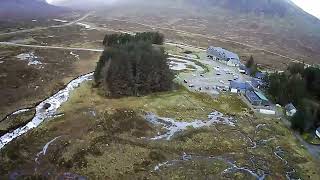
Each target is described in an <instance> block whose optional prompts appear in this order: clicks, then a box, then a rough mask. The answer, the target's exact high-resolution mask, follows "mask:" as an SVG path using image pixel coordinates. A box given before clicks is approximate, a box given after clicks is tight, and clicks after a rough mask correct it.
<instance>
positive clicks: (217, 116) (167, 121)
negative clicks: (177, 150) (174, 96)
mask: <svg viewBox="0 0 320 180" xmlns="http://www.w3.org/2000/svg"><path fill="white" fill-rule="evenodd" d="M145 119H146V120H147V121H148V122H150V123H152V124H156V125H161V126H163V127H164V128H165V129H167V132H166V133H165V134H162V135H158V136H156V137H153V138H151V139H152V140H159V139H166V140H170V139H171V138H172V136H174V135H175V134H176V133H177V132H181V131H184V130H186V129H187V128H189V127H193V128H201V127H205V126H211V125H213V124H225V125H230V126H235V124H234V123H235V122H236V120H234V119H233V118H230V117H224V116H223V114H222V113H220V112H217V111H214V112H212V113H210V114H209V115H208V120H207V121H202V120H194V121H193V122H181V121H175V120H174V119H171V118H163V117H158V116H157V115H155V114H154V113H147V114H146V116H145Z"/></svg>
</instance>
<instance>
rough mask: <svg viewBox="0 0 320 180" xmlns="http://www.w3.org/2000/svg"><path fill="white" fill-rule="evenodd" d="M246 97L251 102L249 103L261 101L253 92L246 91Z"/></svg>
mask: <svg viewBox="0 0 320 180" xmlns="http://www.w3.org/2000/svg"><path fill="white" fill-rule="evenodd" d="M246 96H247V97H248V98H249V99H250V100H251V101H261V99H260V98H259V97H258V96H257V94H256V93H254V92H253V91H247V92H246Z"/></svg>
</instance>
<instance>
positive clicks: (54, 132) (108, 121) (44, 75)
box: [0, 26, 320, 179]
mask: <svg viewBox="0 0 320 180" xmlns="http://www.w3.org/2000/svg"><path fill="white" fill-rule="evenodd" d="M63 28H65V29H64V30H66V31H63V30H61V31H59V30H56V29H50V30H48V31H47V32H50V33H51V34H52V36H54V37H57V38H58V40H57V39H50V38H48V39H45V38H43V36H44V34H45V33H46V31H44V32H41V31H40V32H39V36H37V35H36V32H31V33H32V37H33V39H27V40H28V42H26V36H27V35H25V34H21V35H19V36H16V37H15V38H17V39H15V40H19V41H18V42H15V43H22V44H31V45H36V46H37V45H38V46H58V47H63V46H67V47H81V48H88V49H99V48H101V47H100V45H98V44H99V43H97V42H98V39H99V40H101V37H100V36H101V35H102V34H103V33H105V32H110V31H111V30H110V29H108V30H107V29H104V31H102V32H100V34H98V35H99V37H98V36H95V35H93V34H96V33H95V31H98V30H88V29H87V28H86V27H85V26H81V28H79V27H77V26H76V27H74V26H70V27H69V26H68V27H63ZM78 28H79V29H78ZM115 29H117V28H115ZM117 30H118V29H117ZM79 31H80V32H81V33H82V35H83V37H86V38H82V39H81V41H80V42H76V40H77V38H78V36H79V35H77V32H79ZM91 31H92V32H91ZM99 31H101V29H100V30H99ZM121 31H123V30H121ZM33 33H34V34H33ZM64 33H66V34H64ZM78 34H79V33H78ZM65 37H68V39H66V42H64V43H65V44H64V43H62V42H63V41H62V40H61V39H64V38H65ZM0 38H4V39H2V40H1V41H10V42H11V41H13V39H11V38H12V37H0ZM21 40H22V41H21ZM29 40H30V41H29ZM39 42H41V43H40V45H39V44H38V43H39ZM0 48H1V50H3V51H1V52H0V58H3V59H0V62H2V63H0V68H1V71H0V72H1V74H0V80H1V88H0V95H1V97H0V98H1V99H2V100H4V101H3V102H4V103H3V104H5V105H2V106H0V109H1V116H3V117H5V115H6V114H8V113H10V111H14V110H16V109H22V108H25V107H29V106H30V107H34V105H36V104H37V102H40V101H42V100H43V99H45V98H47V97H50V96H51V95H52V94H53V93H55V92H57V91H58V90H59V89H61V88H63V87H64V85H65V84H67V82H69V81H70V80H71V79H74V78H76V77H77V76H79V75H81V74H86V73H88V72H91V71H93V70H94V66H95V62H96V60H97V59H98V57H99V55H100V53H99V52H92V51H90V50H88V51H77V50H73V49H67V48H66V49H46V48H40V49H39V48H37V47H8V46H7V45H3V46H0ZM177 49H179V47H177V46H176V45H172V44H171V47H169V46H167V47H166V50H167V51H168V53H170V54H171V53H172V54H175V55H177V56H179V55H181V53H182V50H180V51H179V50H177ZM193 51H199V53H200V54H201V52H200V51H202V50H201V49H198V50H195V49H193ZM30 56H36V57H39V58H36V59H35V58H34V57H31V58H30ZM28 57H29V58H28ZM35 60H37V61H35ZM38 61H39V62H41V63H39V62H38ZM172 66H173V67H172V68H173V69H174V67H175V68H180V69H175V70H176V71H177V73H178V74H179V75H178V76H177V79H176V81H177V82H178V83H179V84H183V80H184V79H183V78H191V81H192V80H193V77H194V76H193V75H194V74H196V76H199V75H200V74H202V73H203V74H204V75H210V76H212V74H213V73H212V71H213V69H214V67H213V65H212V64H208V63H205V62H200V61H198V60H194V61H188V62H185V61H182V60H178V59H173V60H172ZM196 80H197V79H195V80H194V81H196ZM198 80H199V79H198ZM198 80H197V81H198ZM209 80H210V79H209ZM209 82H210V83H212V82H211V81H209ZM57 84H58V85H57ZM201 85H202V84H201ZM63 98H65V97H63ZM30 111H32V112H34V108H31V110H30ZM30 111H26V112H21V114H20V113H18V114H13V116H12V117H11V116H9V118H4V120H3V121H1V122H0V133H3V132H4V131H5V130H6V129H7V128H8V127H11V128H12V127H14V126H15V125H16V124H15V123H16V121H18V122H19V123H22V124H25V123H26V121H28V120H29V119H30V118H32V116H33V115H32V114H33V113H30ZM54 114H55V115H56V116H50V117H48V118H46V119H45V120H44V122H43V123H42V124H40V126H38V127H36V128H34V129H32V130H30V131H28V132H27V133H25V134H24V135H21V136H20V137H18V138H16V139H14V140H13V141H11V142H10V143H9V144H7V145H6V146H4V147H3V148H2V149H1V151H0V162H1V163H0V179H7V178H13V179H14V178H17V177H20V178H21V177H22V178H36V177H38V178H39V177H42V178H46V179H47V178H50V179H55V178H58V179H59V178H63V177H64V178H67V177H68V178H80V179H81V178H89V179H143V178H147V179H298V178H301V179H320V174H319V172H320V169H319V166H318V161H317V160H315V159H312V157H311V156H310V154H309V153H308V151H307V150H306V149H305V148H304V147H303V146H302V145H301V144H300V142H299V141H297V139H296V138H295V136H294V134H293V132H292V131H291V130H290V129H288V128H287V127H286V126H285V125H284V124H283V122H282V121H280V120H279V119H277V118H273V117H260V116H256V115H255V114H254V113H253V112H252V111H251V110H250V109H249V108H248V107H247V106H246V105H245V104H244V103H242V101H241V99H240V98H239V97H238V96H237V95H230V94H227V93H226V94H224V93H222V94H220V95H219V96H217V95H213V93H212V92H206V93H200V92H195V91H194V90H191V89H190V88H189V89H187V88H186V87H182V86H179V87H178V88H176V89H174V90H172V91H170V92H162V93H155V94H151V95H148V96H144V97H127V98H120V99H112V98H107V97H105V96H104V95H103V93H102V92H101V91H100V90H99V89H97V88H94V87H93V85H92V82H91V81H86V82H84V83H82V84H81V85H80V86H79V87H77V88H76V89H75V90H74V91H72V92H71V94H70V97H69V99H68V101H67V102H66V103H64V104H62V106H61V107H60V108H59V109H58V112H54ZM10 118H11V119H10ZM1 128H2V129H1Z"/></svg>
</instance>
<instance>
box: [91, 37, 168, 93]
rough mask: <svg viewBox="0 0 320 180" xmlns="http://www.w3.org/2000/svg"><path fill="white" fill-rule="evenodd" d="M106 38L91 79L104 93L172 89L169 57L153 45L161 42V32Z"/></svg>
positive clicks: (149, 91)
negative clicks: (93, 79)
mask: <svg viewBox="0 0 320 180" xmlns="http://www.w3.org/2000/svg"><path fill="white" fill-rule="evenodd" d="M106 37H107V38H105V41H104V44H105V46H106V48H105V50H104V52H103V53H102V55H101V57H100V60H99V62H98V63H97V66H96V70H95V73H94V78H95V82H96V84H97V85H98V86H100V87H102V88H103V89H104V90H105V92H106V94H107V95H109V96H113V97H121V96H141V95H146V94H148V93H152V92H159V91H166V90H169V89H170V88H171V86H172V80H173V78H174V74H173V73H172V71H171V70H170V69H169V65H168V63H167V58H168V56H167V54H166V53H165V51H164V49H163V48H162V47H159V46H153V45H152V44H153V43H155V42H156V43H157V44H161V43H163V35H161V34H159V33H153V32H146V33H138V34H136V35H129V34H111V35H107V36H106ZM159 37H161V39H162V40H161V41H160V40H159V39H158V38H159Z"/></svg>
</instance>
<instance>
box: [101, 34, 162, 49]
mask: <svg viewBox="0 0 320 180" xmlns="http://www.w3.org/2000/svg"><path fill="white" fill-rule="evenodd" d="M138 41H147V42H150V43H152V44H158V45H162V44H163V42H164V36H163V35H162V34H161V33H159V32H139V33H136V34H135V35H131V34H127V33H122V34H107V35H105V37H104V39H103V45H104V46H106V47H108V46H118V45H123V44H127V43H129V42H138Z"/></svg>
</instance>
